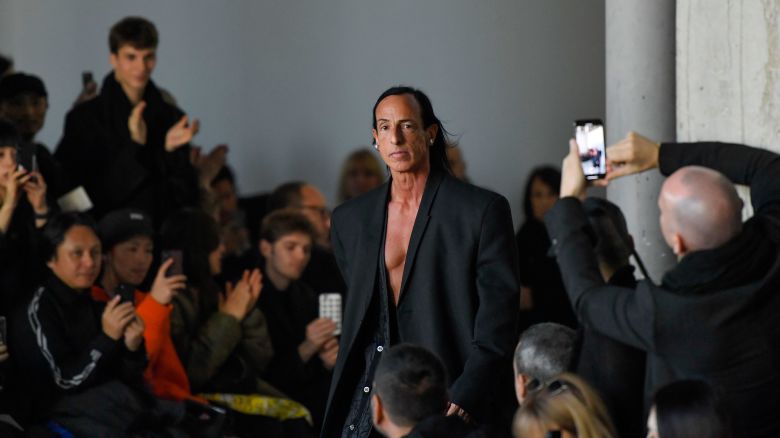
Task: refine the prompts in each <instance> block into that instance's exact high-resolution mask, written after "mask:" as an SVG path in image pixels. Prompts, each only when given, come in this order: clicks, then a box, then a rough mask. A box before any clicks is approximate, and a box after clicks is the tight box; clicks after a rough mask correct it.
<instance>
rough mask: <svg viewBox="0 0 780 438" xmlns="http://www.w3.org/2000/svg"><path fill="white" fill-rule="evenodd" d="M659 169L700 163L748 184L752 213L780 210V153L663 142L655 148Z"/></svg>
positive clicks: (735, 146)
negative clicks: (658, 147)
mask: <svg viewBox="0 0 780 438" xmlns="http://www.w3.org/2000/svg"><path fill="white" fill-rule="evenodd" d="M658 161H659V163H658V164H659V168H660V170H661V173H663V174H664V175H669V174H671V173H673V172H674V171H676V170H677V169H679V168H681V167H683V166H691V165H697V166H704V167H709V168H710V169H714V170H717V171H718V172H720V173H722V174H724V175H726V177H727V178H728V179H730V180H731V181H732V182H734V183H735V184H744V185H748V186H750V196H751V202H752V204H753V208H754V209H755V211H756V213H759V214H761V213H765V212H767V210H771V211H772V212H774V214H777V212H778V211H780V155H778V154H776V153H774V152H771V151H768V150H765V149H759V148H754V147H750V146H743V145H738V144H731V143H718V142H702V143H664V144H662V145H661V150H660V152H659V157H658Z"/></svg>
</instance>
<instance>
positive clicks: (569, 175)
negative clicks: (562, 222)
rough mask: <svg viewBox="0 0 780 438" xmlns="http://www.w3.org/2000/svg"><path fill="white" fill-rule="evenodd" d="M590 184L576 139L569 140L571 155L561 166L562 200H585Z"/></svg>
mask: <svg viewBox="0 0 780 438" xmlns="http://www.w3.org/2000/svg"><path fill="white" fill-rule="evenodd" d="M587 186H588V184H587V181H586V180H585V173H583V171H582V164H580V150H579V147H578V146H577V142H576V141H574V139H571V140H569V155H567V156H566V158H564V159H563V163H562V164H561V193H560V195H561V198H565V197H566V196H574V197H575V198H579V199H584V198H585V189H586V188H587Z"/></svg>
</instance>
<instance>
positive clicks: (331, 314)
mask: <svg viewBox="0 0 780 438" xmlns="http://www.w3.org/2000/svg"><path fill="white" fill-rule="evenodd" d="M319 300H320V318H330V319H331V320H332V321H333V322H335V323H336V331H335V332H333V335H334V336H339V335H341V294H340V293H336V292H327V293H322V294H320V298H319Z"/></svg>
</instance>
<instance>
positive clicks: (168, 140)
mask: <svg viewBox="0 0 780 438" xmlns="http://www.w3.org/2000/svg"><path fill="white" fill-rule="evenodd" d="M199 130H200V122H199V121H198V119H194V120H193V121H192V123H189V117H187V115H183V116H182V117H181V119H179V121H178V122H176V124H175V125H173V126H171V128H170V129H169V130H168V132H167V133H166V134H165V151H166V152H173V151H175V150H176V149H179V148H180V147H181V146H183V145H185V144H187V143H189V142H190V141H191V140H192V138H193V137H195V134H197V133H198V131H199Z"/></svg>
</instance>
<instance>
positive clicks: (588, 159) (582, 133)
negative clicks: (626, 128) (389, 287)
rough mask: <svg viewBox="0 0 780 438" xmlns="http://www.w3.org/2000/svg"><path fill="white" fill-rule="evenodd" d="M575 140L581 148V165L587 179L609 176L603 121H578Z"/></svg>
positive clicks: (575, 128) (575, 126)
mask: <svg viewBox="0 0 780 438" xmlns="http://www.w3.org/2000/svg"><path fill="white" fill-rule="evenodd" d="M574 138H575V139H576V140H577V145H578V146H579V148H580V163H581V164H582V171H583V172H584V173H585V178H586V179H589V180H593V179H599V178H604V176H605V175H606V174H607V150H606V145H605V141H604V125H603V124H602V123H601V120H596V119H594V120H577V121H576V122H575V125H574Z"/></svg>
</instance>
